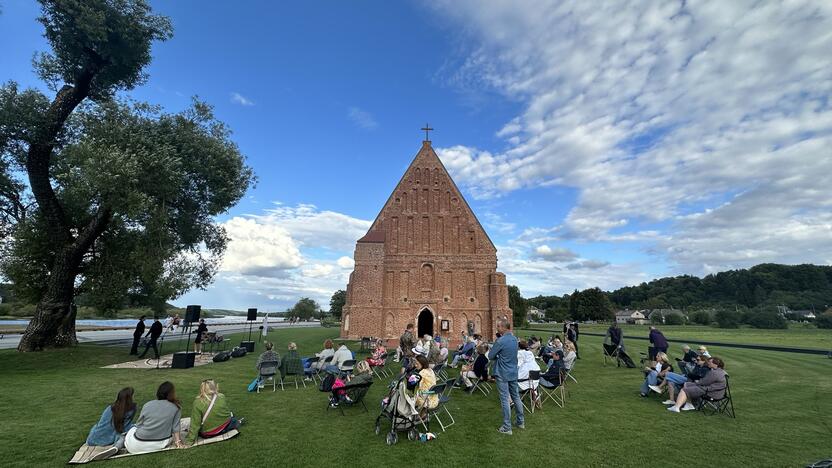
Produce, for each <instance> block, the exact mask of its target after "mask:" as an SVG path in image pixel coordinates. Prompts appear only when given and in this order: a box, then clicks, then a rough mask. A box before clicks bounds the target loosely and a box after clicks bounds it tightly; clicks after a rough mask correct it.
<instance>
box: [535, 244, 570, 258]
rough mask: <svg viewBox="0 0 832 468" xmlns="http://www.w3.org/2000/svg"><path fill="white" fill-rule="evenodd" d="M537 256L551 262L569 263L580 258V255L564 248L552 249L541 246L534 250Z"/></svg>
mask: <svg viewBox="0 0 832 468" xmlns="http://www.w3.org/2000/svg"><path fill="white" fill-rule="evenodd" d="M534 253H535V256H536V257H538V258H541V259H543V260H548V261H550V262H569V261H572V260H575V259H576V258H578V254H576V253H575V252H573V251H571V250H569V249H564V248H554V249H553V248H551V247H549V246H548V245H545V244H544V245H539V246H537V248H535V250H534Z"/></svg>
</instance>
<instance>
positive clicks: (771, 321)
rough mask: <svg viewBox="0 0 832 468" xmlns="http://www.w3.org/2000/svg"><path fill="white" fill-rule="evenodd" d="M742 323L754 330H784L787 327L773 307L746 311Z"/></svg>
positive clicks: (786, 323)
mask: <svg viewBox="0 0 832 468" xmlns="http://www.w3.org/2000/svg"><path fill="white" fill-rule="evenodd" d="M744 322H745V323H747V324H748V325H751V326H752V327H754V328H762V329H767V330H781V329H782V330H785V329H786V328H788V327H789V325H788V322H787V321H786V319H785V318H784V317H783V316H782V315H780V312H779V311H778V310H777V309H775V308H774V307H765V308H763V309H762V310H751V311H748V313H747V314H746V316H745V317H744Z"/></svg>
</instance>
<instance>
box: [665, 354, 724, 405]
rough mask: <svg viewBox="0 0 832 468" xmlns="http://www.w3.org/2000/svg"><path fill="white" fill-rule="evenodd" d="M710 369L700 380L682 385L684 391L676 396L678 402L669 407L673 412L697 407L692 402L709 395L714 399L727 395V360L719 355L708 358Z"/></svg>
mask: <svg viewBox="0 0 832 468" xmlns="http://www.w3.org/2000/svg"><path fill="white" fill-rule="evenodd" d="M708 368H709V369H710V371H709V372H708V374H707V375H705V377H703V378H701V379H700V380H699V381H698V382H687V383H685V384H684V385H683V386H682V391H680V392H679V396H677V397H676V403H674V404H673V406H670V407H668V408H667V410H668V411H670V412H672V413H678V412H679V411H690V410H694V409H696V406H694V405H693V404H692V403H691V402H692V401H694V400H698V399H700V398H702V397H704V396H705V395H708V396H709V397H710V398H713V399H714V400H719V399H722V398H723V397H724V396H725V388H726V386H727V383H726V382H727V380H726V374H725V362H724V361H723V360H722V359H720V358H718V357H711V358H709V359H708Z"/></svg>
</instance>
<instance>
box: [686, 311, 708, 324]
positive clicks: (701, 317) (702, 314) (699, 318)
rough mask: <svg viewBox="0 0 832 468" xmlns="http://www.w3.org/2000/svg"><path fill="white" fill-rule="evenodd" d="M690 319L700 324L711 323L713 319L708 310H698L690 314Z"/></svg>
mask: <svg viewBox="0 0 832 468" xmlns="http://www.w3.org/2000/svg"><path fill="white" fill-rule="evenodd" d="M690 321H691V322H693V323H696V324H699V325H710V324H711V322H712V321H713V319H712V318H711V313H710V312H708V311H707V310H697V311H696V312H694V313H692V314H690Z"/></svg>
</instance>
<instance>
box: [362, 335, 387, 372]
mask: <svg viewBox="0 0 832 468" xmlns="http://www.w3.org/2000/svg"><path fill="white" fill-rule="evenodd" d="M385 354H387V348H385V347H384V340H377V341H376V348H375V349H374V350H373V355H372V356H370V357H368V358H367V359H366V361H367V364H369V365H370V367H378V366H383V365H384V355H385Z"/></svg>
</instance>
